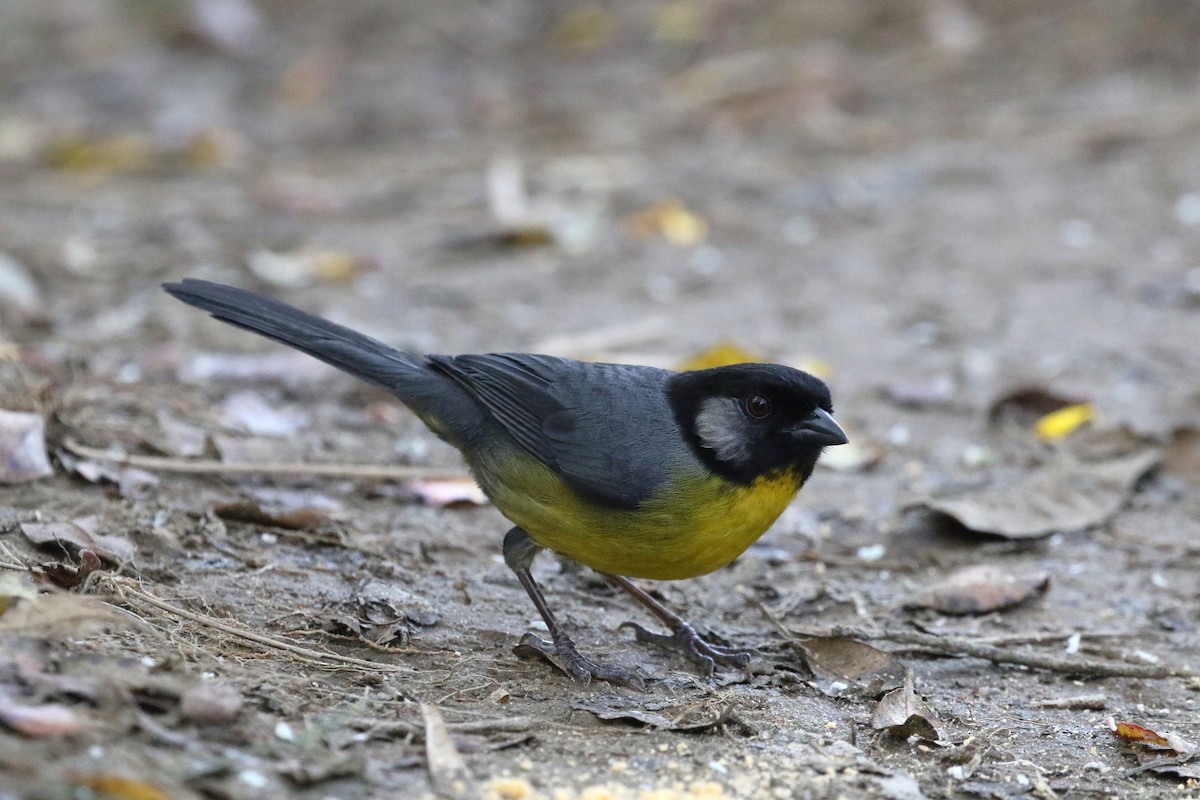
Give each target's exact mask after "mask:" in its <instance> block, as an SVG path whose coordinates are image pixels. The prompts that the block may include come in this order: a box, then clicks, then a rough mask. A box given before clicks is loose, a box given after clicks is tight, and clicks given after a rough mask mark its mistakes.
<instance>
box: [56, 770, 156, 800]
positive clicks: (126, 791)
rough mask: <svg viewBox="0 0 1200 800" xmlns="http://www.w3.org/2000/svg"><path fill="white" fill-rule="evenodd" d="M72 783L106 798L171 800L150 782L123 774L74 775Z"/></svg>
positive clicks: (118, 799) (120, 799)
mask: <svg viewBox="0 0 1200 800" xmlns="http://www.w3.org/2000/svg"><path fill="white" fill-rule="evenodd" d="M71 781H72V783H76V784H78V785H80V786H86V787H87V788H89V789H91V790H92V791H93V792H97V793H99V795H100V796H101V797H103V798H107V800H171V796H170V795H169V794H167V793H166V792H164V791H163V790H162V789H159V788H158V787H157V786H155V785H154V784H151V783H147V782H146V781H143V780H141V779H139V778H127V777H125V776H123V775H106V774H98V775H75V776H73V777H72V778H71Z"/></svg>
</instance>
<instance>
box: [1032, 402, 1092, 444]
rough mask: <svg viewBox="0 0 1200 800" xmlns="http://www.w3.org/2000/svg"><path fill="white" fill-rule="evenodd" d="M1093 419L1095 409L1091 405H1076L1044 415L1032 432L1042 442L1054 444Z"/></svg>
mask: <svg viewBox="0 0 1200 800" xmlns="http://www.w3.org/2000/svg"><path fill="white" fill-rule="evenodd" d="M1095 418H1096V409H1095V407H1093V406H1092V404H1091V403H1076V404H1075V405H1070V406H1066V407H1065V408H1060V409H1058V410H1057V411H1051V412H1050V413H1049V414H1046V415H1045V416H1043V417H1042V418H1041V419H1039V420H1038V421H1037V424H1036V425H1034V431H1035V432H1036V433H1037V435H1038V438H1039V439H1041V440H1042V441H1045V442H1056V441H1058V440H1059V439H1065V438H1066V437H1068V436H1070V435H1071V434H1072V433H1074V432H1075V431H1076V430H1078V429H1079V427H1080V426H1081V425H1085V424H1087V423H1089V422H1091V421H1092V420H1094V419H1095Z"/></svg>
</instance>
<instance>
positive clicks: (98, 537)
mask: <svg viewBox="0 0 1200 800" xmlns="http://www.w3.org/2000/svg"><path fill="white" fill-rule="evenodd" d="M100 525H101V521H100V518H99V517H96V516H88V517H78V518H76V519H73V520H71V521H70V522H22V523H21V533H23V534H24V535H25V538H26V539H28V540H29V541H30V542H32V543H33V544H36V545H39V546H42V547H47V546H50V545H57V546H58V547H60V548H62V549H64V550H66V551H67V552H72V553H74V552H78V551H80V550H91V551H92V552H94V553H95V554H96V555H98V556H100V557H101V558H103V559H105V560H106V561H110V562H113V563H120V562H123V561H129V560H130V559H132V558H133V557H134V556H135V555H137V548H136V547H135V546H134V544H133V543H132V542H130V541H129V540H128V539H125V538H122V537H120V536H115V535H112V534H102V533H99V532H98V531H99V528H100Z"/></svg>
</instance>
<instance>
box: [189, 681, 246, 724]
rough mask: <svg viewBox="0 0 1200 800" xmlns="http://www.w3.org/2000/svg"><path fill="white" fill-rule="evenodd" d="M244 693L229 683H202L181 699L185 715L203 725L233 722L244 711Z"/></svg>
mask: <svg viewBox="0 0 1200 800" xmlns="http://www.w3.org/2000/svg"><path fill="white" fill-rule="evenodd" d="M242 703H243V700H242V693H241V692H239V691H238V690H237V689H236V688H234V687H233V686H230V685H229V684H227V683H201V684H198V685H196V686H193V687H192V688H190V689H188V690H187V691H185V692H184V693H183V696H182V697H180V698H179V708H180V710H181V711H182V712H183V715H184V716H185V717H187V718H188V719H190V720H192V721H193V722H199V723H201V724H203V725H224V724H227V723H230V722H233V720H235V719H236V718H237V715H238V714H239V713H240V712H241V710H242Z"/></svg>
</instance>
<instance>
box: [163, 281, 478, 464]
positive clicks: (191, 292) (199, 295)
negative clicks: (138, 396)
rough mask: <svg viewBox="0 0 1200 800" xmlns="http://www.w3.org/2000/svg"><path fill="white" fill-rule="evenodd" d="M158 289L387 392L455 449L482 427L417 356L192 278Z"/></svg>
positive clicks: (471, 408) (452, 388) (468, 404)
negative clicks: (398, 399) (397, 398)
mask: <svg viewBox="0 0 1200 800" xmlns="http://www.w3.org/2000/svg"><path fill="white" fill-rule="evenodd" d="M163 289H165V290H166V291H167V293H168V294H170V295H172V296H173V297H176V298H178V299H179V300H182V301H183V302H185V303H187V304H188V305H192V306H195V307H196V308H199V309H201V310H203V311H207V312H208V313H209V314H212V315H213V316H214V317H216V318H217V319H219V320H221V321H222V322H228V323H229V324H231V325H236V326H237V327H239V328H244V329H246V330H248V331H253V332H254V333H257V334H259V335H261V336H266V337H267V338H269V339H274V340H275V341H277V342H281V343H283V344H286V345H288V346H289V347H293V348H295V349H297V350H300V351H301V352H304V353H307V354H309V355H310V356H312V357H314V358H318V359H320V360H321V361H324V362H325V363H326V364H329V365H331V366H333V367H337V368H338V369H340V370H342V371H343V372H348V373H350V374H351V375H353V376H355V377H356V378H360V379H362V380H364V381H367V382H368V383H372V384H374V385H376V386H378V387H380V388H382V389H385V390H387V391H389V392H391V393H392V394H394V395H396V396H397V397H399V398H400V400H402V401H403V402H404V404H405V405H407V406H408V407H409V408H411V409H412V410H413V411H415V412H416V413H417V415H418V416H420V417H421V419H422V420H423V421H424V422H425V424H426V425H428V426H429V427H430V428H431V429H432V430H433V431H434V433H436V434H437V435H438V436H440V437H442V438H443V439H446V440H447V441H449V442H450V443H451V444H454V445H455V446H459V447H461V446H462V444H463V442H464V441H466V440H468V439H470V438H472V437H473V435H474V434H475V433H476V432H477V431H478V429H479V426H480V425H481V424H483V413H482V411H481V409H480V408H479V406H478V405H477V404H476V403H475V402H474V401H473V400H471V398H470V397H469V396H468V395H467V393H466V392H464V391H463V390H462V389H461V388H459V387H458V386H456V385H455V384H454V383H453V382H452V381H450V380H449V379H448V378H446V377H445V376H444V375H442V374H441V373H439V372H437V371H435V370H433V369H430V368H429V364H428V361H427V360H426V359H425V358H424V357H423V356H416V355H413V354H412V353H406V352H404V351H403V350H398V349H396V348H394V347H391V346H390V345H386V344H384V343H383V342H381V341H379V340H378V339H372V338H371V337H370V336H365V335H363V334H361V333H358V332H357V331H352V330H350V329H349V328H347V327H345V326H342V325H338V324H337V323H335V322H330V321H329V320H327V319H322V318H321V317H317V316H314V315H312V314H309V313H306V312H304V311H301V310H300V309H298V308H293V307H292V306H289V305H287V304H285V303H281V302H279V301H277V300H272V299H270V298H269V297H263V296H262V295H258V294H255V293H253V292H248V291H246V290H245V289H238V288H236V287H233V286H226V285H224V284H220V283H212V282H211V281H202V280H197V279H195V278H187V279H185V280H183V281H181V282H180V283H165V284H163Z"/></svg>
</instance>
